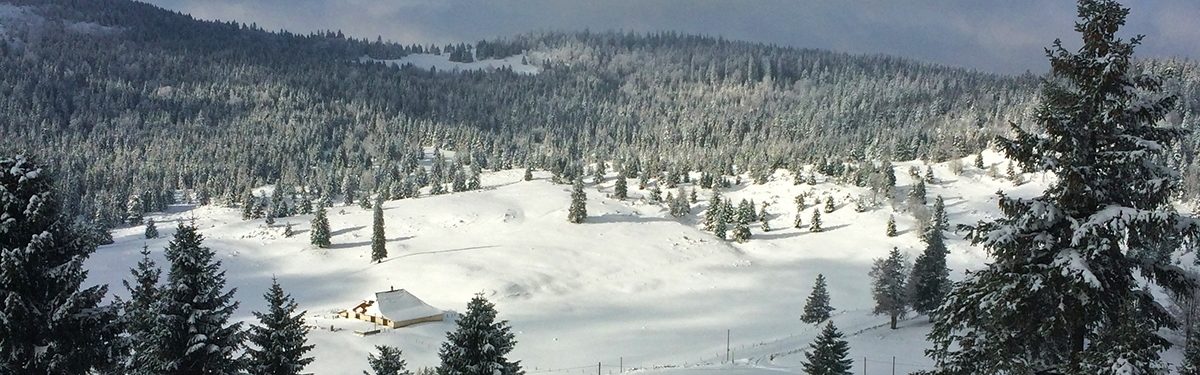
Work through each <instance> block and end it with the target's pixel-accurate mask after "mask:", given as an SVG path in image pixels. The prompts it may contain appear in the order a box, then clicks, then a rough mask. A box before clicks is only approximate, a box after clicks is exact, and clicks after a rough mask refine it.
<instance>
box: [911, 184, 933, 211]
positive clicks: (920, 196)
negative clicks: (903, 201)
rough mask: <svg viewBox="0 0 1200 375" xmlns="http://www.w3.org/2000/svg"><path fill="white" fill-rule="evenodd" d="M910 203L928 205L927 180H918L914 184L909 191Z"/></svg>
mask: <svg viewBox="0 0 1200 375" xmlns="http://www.w3.org/2000/svg"><path fill="white" fill-rule="evenodd" d="M908 202H909V203H910V204H913V205H922V206H924V205H925V204H926V203H928V201H927V200H926V199H925V180H917V181H916V182H914V183H913V187H912V190H909V191H908Z"/></svg>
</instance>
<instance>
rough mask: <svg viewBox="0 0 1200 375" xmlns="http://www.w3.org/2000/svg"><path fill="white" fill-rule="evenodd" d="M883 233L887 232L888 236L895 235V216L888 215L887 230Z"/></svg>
mask: <svg viewBox="0 0 1200 375" xmlns="http://www.w3.org/2000/svg"><path fill="white" fill-rule="evenodd" d="M885 233H886V234H887V236H888V237H896V217H895V216H893V215H888V220H887V232H885Z"/></svg>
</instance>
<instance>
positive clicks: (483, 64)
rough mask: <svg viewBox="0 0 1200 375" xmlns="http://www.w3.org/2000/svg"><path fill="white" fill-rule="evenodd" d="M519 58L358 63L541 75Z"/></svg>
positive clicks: (424, 56)
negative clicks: (504, 70)
mask: <svg viewBox="0 0 1200 375" xmlns="http://www.w3.org/2000/svg"><path fill="white" fill-rule="evenodd" d="M521 58H522V56H521V55H514V56H509V57H505V58H503V59H483V60H476V61H473V62H469V63H464V62H457V61H450V55H449V54H440V55H435V54H430V53H414V54H411V55H408V56H404V57H403V58H399V59H391V60H382V59H372V58H370V57H365V56H364V57H362V58H360V59H359V61H360V62H381V63H384V64H387V65H394V66H403V65H405V64H411V65H412V66H414V67H417V68H421V69H425V70H429V69H431V68H437V70H438V71H442V72H456V71H467V70H493V69H499V68H509V69H512V71H513V72H516V73H520V74H538V73H541V71H542V69H541V68H538V67H537V66H534V65H530V64H528V63H525V62H522V60H521Z"/></svg>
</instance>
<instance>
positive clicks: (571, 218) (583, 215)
mask: <svg viewBox="0 0 1200 375" xmlns="http://www.w3.org/2000/svg"><path fill="white" fill-rule="evenodd" d="M585 219H587V193H584V192H583V180H582V179H579V178H575V184H574V185H573V186H572V187H571V206H570V208H568V209H567V222H569V223H573V224H579V223H582V222H583V220H585Z"/></svg>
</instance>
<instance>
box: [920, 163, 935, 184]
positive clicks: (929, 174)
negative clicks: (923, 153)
mask: <svg viewBox="0 0 1200 375" xmlns="http://www.w3.org/2000/svg"><path fill="white" fill-rule="evenodd" d="M934 178H935V177H934V175H933V166H931V165H926V166H925V175H924V176H922V177H921V179H922V181H925V183H927V184H932V183H934V182H935V181H934Z"/></svg>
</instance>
